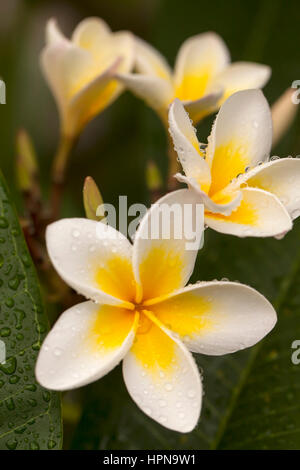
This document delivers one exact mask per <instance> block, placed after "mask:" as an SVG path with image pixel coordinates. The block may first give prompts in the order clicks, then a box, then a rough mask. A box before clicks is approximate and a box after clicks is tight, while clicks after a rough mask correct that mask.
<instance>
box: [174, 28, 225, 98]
mask: <svg viewBox="0 0 300 470" xmlns="http://www.w3.org/2000/svg"><path fill="white" fill-rule="evenodd" d="M229 60H230V57H229V52H228V49H227V47H226V45H225V43H224V42H223V40H222V38H221V37H220V36H218V35H217V34H215V33H203V34H199V35H198V36H194V37H191V38H189V39H187V40H186V41H185V42H184V43H183V44H182V46H181V48H180V49H179V52H178V55H177V59H176V64H175V72H174V84H175V96H176V97H177V98H180V99H181V100H198V99H199V98H201V97H202V96H204V95H205V94H206V92H207V90H208V88H209V86H210V82H211V80H212V78H213V77H215V76H216V75H217V74H218V73H219V72H220V71H221V70H223V69H224V68H225V67H226V65H227V64H228V63H229Z"/></svg>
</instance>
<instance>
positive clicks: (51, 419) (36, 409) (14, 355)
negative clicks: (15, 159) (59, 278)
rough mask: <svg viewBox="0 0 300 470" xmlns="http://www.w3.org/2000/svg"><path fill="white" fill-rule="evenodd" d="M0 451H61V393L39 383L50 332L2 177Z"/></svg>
mask: <svg viewBox="0 0 300 470" xmlns="http://www.w3.org/2000/svg"><path fill="white" fill-rule="evenodd" d="M0 306H1V310H0V340H1V341H2V343H1V344H2V347H3V343H4V344H5V348H6V362H5V363H2V364H0V449H53V448H55V449H57V448H60V447H61V417H60V397H59V394H57V393H53V392H49V391H47V390H45V389H43V388H42V387H40V386H39V385H38V384H37V383H36V381H35V375H34V368H35V362H36V358H37V354H38V350H39V347H40V345H41V342H42V341H43V338H44V336H45V334H46V332H47V330H48V323H47V317H46V315H45V311H44V308H43V304H42V299H41V294H40V290H39V285H38V280H37V277H36V273H35V269H34V266H33V264H32V261H31V258H30V256H29V253H28V250H27V246H26V243H25V241H24V238H23V235H22V231H21V228H20V226H19V223H18V219H17V215H16V213H15V210H14V208H13V205H12V203H11V201H10V197H9V194H8V190H7V187H6V185H5V182H4V179H3V176H2V175H0Z"/></svg>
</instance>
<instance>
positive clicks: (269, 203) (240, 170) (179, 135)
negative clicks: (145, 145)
mask: <svg viewBox="0 0 300 470" xmlns="http://www.w3.org/2000/svg"><path fill="white" fill-rule="evenodd" d="M169 124H170V133H171V135H172V138H173V142H174V145H175V149H176V151H177V153H178V156H179V160H180V162H181V165H182V167H183V170H184V173H185V176H184V175H181V174H177V175H176V177H177V179H178V180H179V181H181V182H185V183H186V184H188V186H189V187H190V188H191V189H192V190H193V191H195V192H196V194H198V197H199V200H201V201H202V202H203V204H204V205H205V223H206V225H207V226H208V227H211V228H213V229H214V230H217V231H218V232H222V233H228V234H232V235H237V236H240V237H245V236H253V237H268V236H275V237H278V238H280V237H281V236H282V235H284V234H285V233H286V232H288V231H289V230H290V229H291V228H292V221H293V219H294V218H296V217H298V215H299V213H300V212H299V211H300V160H299V159H297V158H284V159H275V160H274V159H273V160H272V159H271V160H270V161H269V155H270V149H271V144H272V119H271V113H270V109H269V106H268V103H267V101H266V99H265V97H264V96H263V93H262V92H261V91H260V90H244V91H239V92H237V93H235V94H234V95H232V96H231V97H230V98H228V100H227V101H225V103H224V104H223V105H222V107H221V109H220V111H219V113H218V115H217V118H216V120H215V122H214V125H213V128H212V132H211V135H210V137H209V139H208V145H207V147H206V146H205V145H203V144H200V143H199V142H198V140H197V137H196V132H195V129H194V128H193V126H192V124H191V122H190V120H189V117H188V114H187V113H186V111H185V110H184V107H183V105H182V104H181V103H180V101H179V100H175V101H174V103H173V104H172V105H171V107H170V113H169ZM205 147H206V148H205Z"/></svg>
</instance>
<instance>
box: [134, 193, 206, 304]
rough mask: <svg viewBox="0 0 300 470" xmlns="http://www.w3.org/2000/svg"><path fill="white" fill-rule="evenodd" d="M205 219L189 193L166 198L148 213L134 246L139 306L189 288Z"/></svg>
mask: <svg viewBox="0 0 300 470" xmlns="http://www.w3.org/2000/svg"><path fill="white" fill-rule="evenodd" d="M202 217H203V205H202V204H201V203H199V197H198V196H197V195H196V194H195V192H194V191H189V190H188V189H181V190H178V191H174V192H172V193H169V194H167V195H166V196H164V197H162V198H161V199H159V200H158V201H157V202H156V203H155V204H153V205H152V207H151V209H150V210H148V211H147V213H146V215H145V217H144V218H143V219H142V221H141V223H140V226H139V228H138V229H137V232H136V235H135V239H134V246H133V261H132V264H133V270H134V273H135V278H136V281H137V284H138V294H137V301H138V302H139V301H141V300H142V298H143V300H145V299H149V298H153V297H158V296H160V295H163V294H166V293H169V292H172V291H173V290H174V289H177V288H179V287H182V286H184V285H185V284H186V282H187V281H188V279H189V277H190V276H191V274H192V272H193V268H194V263H195V260H196V256H197V251H198V249H199V246H200V242H201V237H202V233H203V225H202Z"/></svg>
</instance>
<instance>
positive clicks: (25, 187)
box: [16, 129, 38, 192]
mask: <svg viewBox="0 0 300 470" xmlns="http://www.w3.org/2000/svg"><path fill="white" fill-rule="evenodd" d="M16 167H17V168H16V170H17V181H18V185H19V187H20V189H21V190H22V191H26V192H31V191H32V190H33V187H34V186H35V185H36V180H37V175H38V166H37V160H36V155H35V151H34V147H33V144H32V141H31V139H30V137H29V135H28V134H27V132H26V131H25V130H24V129H21V130H20V131H19V132H18V135H17V162H16Z"/></svg>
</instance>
